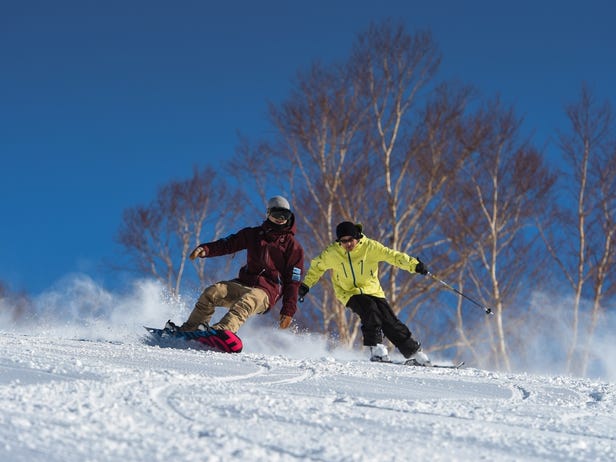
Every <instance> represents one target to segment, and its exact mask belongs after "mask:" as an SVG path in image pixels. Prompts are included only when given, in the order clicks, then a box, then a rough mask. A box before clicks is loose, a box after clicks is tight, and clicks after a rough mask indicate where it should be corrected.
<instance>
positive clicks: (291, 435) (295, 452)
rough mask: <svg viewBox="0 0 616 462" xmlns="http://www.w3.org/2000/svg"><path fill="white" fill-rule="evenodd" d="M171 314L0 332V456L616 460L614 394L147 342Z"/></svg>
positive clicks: (261, 347)
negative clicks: (149, 327) (151, 326)
mask: <svg viewBox="0 0 616 462" xmlns="http://www.w3.org/2000/svg"><path fill="white" fill-rule="evenodd" d="M47 302H49V300H47ZM129 302H130V301H129ZM114 303H115V302H114ZM141 303H145V304H144V305H142V306H146V305H148V303H150V304H154V302H144V301H143V300H141ZM129 304H130V303H129ZM166 314H169V313H165V312H164V310H163V311H161V310H157V309H150V310H149V311H148V312H147V313H144V312H140V313H136V314H135V313H133V314H132V315H131V314H130V313H129V310H128V309H126V307H124V308H122V310H120V311H119V312H117V313H115V314H113V316H111V317H112V318H114V319H108V320H107V321H105V322H103V323H98V324H97V323H88V322H86V323H81V324H80V323H79V322H78V321H76V320H72V321H68V324H65V325H63V326H61V328H54V327H51V326H50V325H46V327H43V326H42V325H39V327H38V328H37V329H32V328H30V329H29V330H27V331H25V330H23V329H19V330H18V329H17V328H9V329H6V328H5V329H4V330H3V331H0V461H11V462H17V461H28V462H34V461H45V462H52V461H62V462H67V461H79V462H82V461H146V460H153V461H158V460H160V461H169V460H181V461H217V460H220V461H222V460H225V461H228V460H246V461H277V460H283V461H287V460H289V461H293V460H314V461H328V462H329V461H355V460H357V461H377V460H378V461H390V460H391V461H396V460H400V461H410V460H412V461H424V460H425V461H433V460H443V461H454V460H467V461H476V460H487V461H512V460H515V461H545V460H554V461H566V460H578V461H613V460H616V385H615V384H614V383H610V382H606V381H600V380H593V379H581V378H571V377H558V376H540V375H529V374H506V373H499V372H493V371H484V370H478V369H474V368H472V367H467V368H464V369H460V370H449V369H425V368H416V367H407V366H398V365H391V364H375V363H370V362H368V361H367V360H366V353H365V352H360V351H357V350H355V351H348V350H333V351H332V350H328V349H327V348H326V346H325V341H324V340H323V339H321V338H319V337H318V336H313V335H308V334H297V333H295V334H294V333H290V332H281V331H279V330H276V329H273V328H271V329H270V328H269V327H263V326H260V327H258V326H254V325H247V326H244V327H243V328H242V330H240V334H241V336H242V338H243V339H244V343H245V350H244V352H242V353H240V354H237V355H231V354H223V353H214V352H207V351H198V350H192V349H172V348H161V347H158V346H152V345H149V344H147V343H146V342H144V336H145V335H146V332H145V330H143V329H142V327H141V325H142V324H143V323H145V322H147V321H144V319H145V320H148V319H150V320H151V322H150V323H153V322H154V318H156V319H158V321H157V323H156V325H159V324H161V323H162V322H164V320H166V319H165V315H166ZM266 316H267V315H266ZM171 317H173V316H171ZM76 318H77V317H76ZM176 319H178V320H180V319H179V318H176ZM396 359H400V358H396ZM437 359H438V358H437Z"/></svg>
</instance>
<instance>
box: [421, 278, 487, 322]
mask: <svg viewBox="0 0 616 462" xmlns="http://www.w3.org/2000/svg"><path fill="white" fill-rule="evenodd" d="M428 276H430V277H431V278H432V279H434V280H436V281H438V282H440V283H441V284H443V285H444V286H445V287H447V288H448V289H450V290H453V291H454V292H455V293H456V294H458V295H461V296H462V297H464V298H465V299H467V300H468V301H469V302H472V303H474V304H475V305H477V306H478V307H479V308H481V309H482V310H484V311H485V312H486V314H494V313H493V312H492V309H491V308H487V307H485V306H483V305H481V304H480V303H478V302H476V301H475V300H473V299H472V298H470V297H468V296H466V295H464V294H463V293H462V292H460V291H459V290H458V289H456V288H455V287H452V286H450V285H449V284H447V283H446V282H445V281H443V280H441V279H439V278H437V277H436V276H435V275H434V274H432V273H431V272H430V271H428Z"/></svg>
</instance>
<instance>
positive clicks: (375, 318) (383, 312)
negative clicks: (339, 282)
mask: <svg viewBox="0 0 616 462" xmlns="http://www.w3.org/2000/svg"><path fill="white" fill-rule="evenodd" d="M346 306H347V307H348V308H350V309H351V311H353V312H354V313H356V314H357V315H359V318H360V319H361V331H362V334H363V336H364V345H365V346H374V345H376V344H377V343H382V342H383V335H385V337H386V338H387V339H388V340H389V341H390V342H391V343H393V344H394V345H395V346H396V348H398V350H400V353H402V355H403V356H404V357H405V358H408V357H409V356H411V355H412V354H414V353H415V352H416V351H417V350H418V349H419V347H420V344H419V342H418V341H417V340H415V339H414V338H413V335H412V334H411V331H410V330H409V328H408V327H406V326H405V325H404V324H403V323H402V322H401V321H400V320H399V319H398V317H397V316H396V314H395V313H394V311H393V310H392V309H391V307H390V306H389V303H387V300H385V299H384V298H379V297H374V296H372V295H363V294H362V295H353V296H352V297H351V298H350V299H349V301H348V302H347V304H346Z"/></svg>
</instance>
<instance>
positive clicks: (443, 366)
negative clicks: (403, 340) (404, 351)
mask: <svg viewBox="0 0 616 462" xmlns="http://www.w3.org/2000/svg"><path fill="white" fill-rule="evenodd" d="M410 361H411V360H407V361H404V362H398V361H373V362H375V363H385V364H396V365H398V366H414V367H425V368H428V369H429V368H431V367H433V368H437V369H460V368H461V367H462V366H464V361H460V362H459V363H456V364H427V365H424V364H419V363H416V362H410Z"/></svg>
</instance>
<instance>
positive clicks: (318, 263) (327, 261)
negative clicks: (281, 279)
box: [304, 247, 332, 287]
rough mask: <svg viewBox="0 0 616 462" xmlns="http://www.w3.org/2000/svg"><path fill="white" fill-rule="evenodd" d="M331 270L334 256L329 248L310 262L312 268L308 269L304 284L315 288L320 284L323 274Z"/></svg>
mask: <svg viewBox="0 0 616 462" xmlns="http://www.w3.org/2000/svg"><path fill="white" fill-rule="evenodd" d="M331 268H332V255H331V251H330V247H328V248H326V249H325V250H324V251H323V252H321V253H320V254H319V255H318V256H316V257H315V258H313V259H312V261H311V262H310V268H308V271H307V272H306V276H305V277H304V284H306V285H307V286H308V287H312V286H314V285H315V284H316V283H317V282H319V279H321V276H323V273H325V271H327V270H328V269H331Z"/></svg>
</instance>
